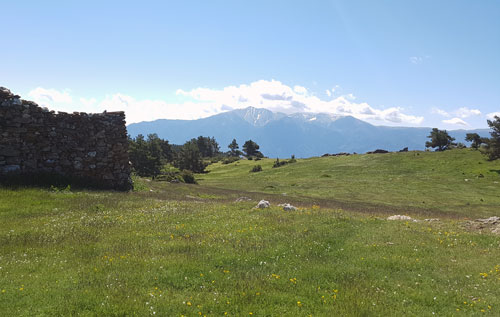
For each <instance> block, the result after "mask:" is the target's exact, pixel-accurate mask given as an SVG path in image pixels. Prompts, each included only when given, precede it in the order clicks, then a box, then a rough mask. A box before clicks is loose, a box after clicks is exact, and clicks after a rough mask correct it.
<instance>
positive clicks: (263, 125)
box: [127, 107, 489, 158]
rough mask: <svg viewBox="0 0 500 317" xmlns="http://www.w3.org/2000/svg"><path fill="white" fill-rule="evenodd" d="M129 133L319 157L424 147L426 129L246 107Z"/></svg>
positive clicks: (134, 127)
mask: <svg viewBox="0 0 500 317" xmlns="http://www.w3.org/2000/svg"><path fill="white" fill-rule="evenodd" d="M127 129H128V133H129V134H130V135H131V136H132V137H135V136H137V135H138V134H143V135H147V134H150V133H156V134H158V136H160V137H161V138H164V139H167V140H169V141H170V143H174V144H182V143H184V142H185V141H187V140H189V139H191V138H195V137H197V136H199V135H203V136H213V137H215V139H216V140H217V141H218V142H219V145H220V146H221V150H222V151H227V145H228V144H229V143H230V142H231V140H232V139H233V138H235V139H236V140H237V141H238V144H239V145H240V147H241V146H242V145H243V143H244V142H245V141H246V140H249V139H252V140H254V141H255V142H257V143H258V144H259V145H260V147H261V150H262V152H263V153H264V154H265V155H266V156H269V157H282V158H283V157H289V156H290V155H292V154H294V155H295V156H297V157H311V156H320V155H322V154H324V153H338V152H349V153H353V152H357V153H365V152H368V151H372V150H375V149H385V150H389V151H398V150H400V149H403V148H405V147H408V148H409V149H410V150H424V148H425V141H427V136H428V135H429V132H430V130H431V128H409V127H386V126H374V125H372V124H370V123H367V122H365V121H362V120H359V119H356V118H354V117H351V116H334V115H330V114H325V113H319V114H318V113H295V114H291V115H286V114H284V113H279V112H277V113H276V112H272V111H270V110H267V109H261V108H254V107H248V108H245V109H237V110H232V111H228V112H224V113H220V114H217V115H214V116H211V117H208V118H203V119H198V120H167V119H160V120H155V121H150V122H139V123H133V124H130V125H129V126H128V127H127ZM448 132H449V133H450V135H452V136H453V137H455V138H456V140H457V142H465V141H464V138H465V134H466V133H470V132H475V133H478V134H479V135H481V136H484V137H488V136H489V130H488V129H479V130H452V131H448Z"/></svg>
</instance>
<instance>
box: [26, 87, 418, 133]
mask: <svg viewBox="0 0 500 317" xmlns="http://www.w3.org/2000/svg"><path fill="white" fill-rule="evenodd" d="M336 88H337V87H335V88H334V89H331V90H330V93H331V95H330V97H329V98H328V99H326V100H324V99H321V98H319V97H318V96H315V95H314V94H313V93H311V92H310V91H309V90H308V89H307V88H305V87H302V86H293V88H292V87H291V86H288V85H285V84H283V83H281V82H279V81H276V80H270V81H269V80H259V81H255V82H252V83H250V84H243V85H239V86H228V87H224V88H222V89H210V88H201V87H200V88H195V89H192V90H183V89H178V90H177V91H176V95H177V99H180V100H181V101H177V102H175V103H172V102H168V101H166V100H149V99H145V100H137V99H135V98H133V97H132V96H128V95H125V94H121V93H116V94H110V95H107V96H106V97H105V98H104V99H100V100H98V99H95V98H91V99H86V98H78V99H77V100H78V102H77V103H75V104H71V105H68V104H67V103H68V102H71V101H72V98H71V96H70V95H69V94H68V93H67V92H63V93H61V92H58V91H56V90H46V89H43V88H37V89H36V90H34V91H33V93H30V96H36V97H37V99H35V101H37V102H39V100H40V98H39V97H40V96H48V95H49V94H48V93H47V91H49V92H51V94H50V98H49V97H46V98H45V99H47V100H49V99H50V100H53V101H56V100H58V101H64V102H66V104H61V103H58V102H54V103H49V104H48V105H47V106H48V107H49V108H51V109H52V110H57V111H65V112H72V111H83V112H102V111H104V110H107V111H125V113H126V116H127V123H128V124H130V123H134V122H140V121H152V120H156V119H185V120H192V119H199V118H204V117H209V116H211V115H214V114H218V113H221V112H224V111H228V110H231V109H243V108H246V107H249V106H253V107H256V108H266V109H269V110H272V111H276V112H284V113H287V114H291V113H297V112H312V113H327V114H331V115H340V116H345V115H351V116H353V117H356V118H358V119H362V120H367V121H371V122H374V123H378V124H388V125H408V124H411V125H419V124H421V123H422V121H423V119H424V118H423V117H421V116H414V115H410V114H406V113H404V109H402V108H400V107H390V108H387V109H379V108H374V107H372V106H371V105H369V104H368V103H365V102H358V101H357V100H356V97H355V96H354V95H352V94H346V95H341V96H334V94H333V93H334V91H335V89H336ZM35 92H36V93H35Z"/></svg>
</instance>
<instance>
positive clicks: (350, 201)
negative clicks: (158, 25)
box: [199, 149, 500, 217]
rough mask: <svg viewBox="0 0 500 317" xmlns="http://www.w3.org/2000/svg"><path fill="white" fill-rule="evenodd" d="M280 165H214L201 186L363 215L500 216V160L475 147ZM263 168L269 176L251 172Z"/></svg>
mask: <svg viewBox="0 0 500 317" xmlns="http://www.w3.org/2000/svg"><path fill="white" fill-rule="evenodd" d="M273 162H274V159H264V160H261V161H248V160H241V161H238V162H236V163H232V164H228V165H224V164H221V163H218V164H213V165H211V166H209V168H208V170H209V173H208V174H203V175H200V176H199V177H200V178H201V181H200V183H201V184H202V185H204V186H210V187H217V188H227V189H238V190H242V191H251V192H263V193H269V194H280V195H287V196H289V197H293V198H298V199H302V200H305V201H313V200H315V199H317V200H318V202H319V203H320V204H321V203H322V204H324V205H327V206H332V207H343V208H348V209H355V210H360V211H363V210H365V211H366V210H374V211H378V212H392V211H400V212H405V211H406V212H410V213H417V214H420V213H421V214H429V215H431V214H434V215H440V216H450V217H479V216H490V215H496V214H498V208H499V206H500V161H494V162H490V161H487V160H486V159H485V157H484V156H482V155H481V154H480V153H479V152H478V151H471V150H470V149H463V150H452V151H445V152H406V153H388V154H370V155H368V154H365V155H351V156H338V157H332V156H330V157H321V158H310V159H303V160H297V162H296V163H293V164H287V165H285V166H282V167H279V168H272V165H273ZM257 164H260V165H261V166H262V169H263V171H262V172H259V173H249V171H250V169H251V168H252V167H253V166H254V165H257ZM293 198H292V199H293Z"/></svg>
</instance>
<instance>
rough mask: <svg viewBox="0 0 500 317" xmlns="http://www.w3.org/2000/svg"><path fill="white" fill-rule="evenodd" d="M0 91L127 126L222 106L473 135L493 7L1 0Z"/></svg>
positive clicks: (492, 62) (498, 63)
mask: <svg viewBox="0 0 500 317" xmlns="http://www.w3.org/2000/svg"><path fill="white" fill-rule="evenodd" d="M1 7H2V11H3V12H4V14H2V18H1V19H0V29H1V30H2V39H1V40H0V86H5V87H8V88H9V89H11V90H12V91H13V92H15V93H17V94H20V95H21V96H22V97H23V98H25V99H31V100H35V101H37V102H38V103H39V104H41V105H44V106H48V107H49V108H51V109H55V110H61V111H86V112H99V111H103V110H104V109H106V110H118V109H123V110H125V111H126V112H127V116H128V119H127V121H128V122H129V123H131V122H137V121H142V120H154V119H156V118H177V119H195V118H200V117H206V116H208V115H212V114H215V113H219V112H221V111H226V110H228V109H235V108H244V107H247V106H250V105H251V106H255V107H266V108H269V109H271V110H275V111H283V112H289V113H291V112H300V111H307V112H327V113H331V114H335V115H353V116H355V117H358V118H361V119H364V120H367V121H369V122H371V123H374V124H377V125H402V126H426V127H440V128H447V129H459V128H484V127H487V125H486V119H487V118H488V116H490V117H491V116H492V114H494V113H497V112H499V115H500V101H499V100H500V1H489V0H483V1H456V0H455V1H444V0H443V1H435V0H434V1H396V0H394V1H370V0H367V1H356V0H354V1H353V0H350V1H291V0H288V1H133V2H132V1H80V2H76V1H22V0H17V1H2V4H1Z"/></svg>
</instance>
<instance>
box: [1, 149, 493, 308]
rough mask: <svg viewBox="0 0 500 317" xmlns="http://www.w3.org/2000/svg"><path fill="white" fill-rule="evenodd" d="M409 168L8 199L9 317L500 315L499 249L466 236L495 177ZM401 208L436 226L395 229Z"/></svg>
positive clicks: (429, 162)
mask: <svg viewBox="0 0 500 317" xmlns="http://www.w3.org/2000/svg"><path fill="white" fill-rule="evenodd" d="M413 154H414V153H403V154H390V155H372V156H352V157H340V158H322V159H309V160H299V161H298V162H297V163H294V164H292V165H287V166H284V167H281V168H278V169H271V165H272V161H270V160H263V161H259V162H253V161H241V162H240V163H238V164H236V163H235V164H232V165H223V166H222V165H214V166H212V167H210V169H211V172H210V173H209V174H204V175H202V176H201V177H202V178H203V180H201V181H200V182H201V185H187V184H169V183H164V182H154V181H148V180H146V179H138V180H136V184H137V189H138V190H137V191H134V192H130V193H117V192H111V191H69V190H62V191H53V190H46V189H34V188H31V189H30V188H24V189H9V188H0V315H1V316H32V315H47V316H54V315H89V316H92V315H95V316H103V315H112V316H117V315H118V316H122V315H138V316H144V315H158V316H182V315H184V316H200V315H201V316H204V315H206V316H224V315H226V314H227V315H230V316H283V315H286V316H310V315H312V316H335V315H342V316H372V315H374V316H377V315H388V316H401V315H409V316H431V315H433V314H436V315H441V316H443V315H444V316H453V315H454V316H470V315H489V316H498V315H500V236H495V235H493V234H490V233H479V232H475V231H469V230H467V229H466V228H465V227H464V225H463V224H464V217H477V216H483V215H493V214H495V206H496V208H497V209H496V211H497V212H496V215H498V206H500V202H499V200H498V199H499V198H498V194H499V192H500V191H499V189H498V188H499V187H498V184H496V183H494V182H495V181H496V180H499V178H500V176H499V175H498V173H497V172H496V170H499V169H500V165H499V163H491V162H486V161H484V160H482V161H481V157H480V156H477V155H476V153H473V152H466V151H453V152H448V153H437V154H435V153H420V155H415V156H413ZM453 158H458V159H459V160H460V162H454V161H453ZM384 162H385V163H384ZM396 162H398V163H397V164H396ZM478 162H482V163H481V164H479V163H478ZM255 164H262V166H263V169H264V171H262V172H259V173H249V172H248V171H249V170H250V168H251V167H252V166H253V165H255ZM386 165H389V166H386ZM408 165H410V166H408ZM308 166H309V169H310V171H311V172H310V174H309V175H310V176H309V177H308V176H307V169H308ZM405 166H406V167H405ZM457 166H458V167H460V169H459V170H458V171H457V170H455V169H454V168H453V167H457ZM342 167H344V168H342ZM432 169H434V171H432ZM356 171H357V172H356ZM432 172H434V173H432ZM448 172H449V175H448ZM462 173H465V175H463V174H462ZM323 174H325V175H330V177H322V175H323ZM479 174H483V176H484V177H480V178H476V177H475V176H478V175H479ZM363 178H364V180H363ZM390 178H392V179H393V180H389V179H390ZM464 179H470V181H467V182H465V181H464ZM495 179H496V180H495ZM348 180H352V181H351V183H349V182H348ZM425 181H426V182H427V185H426V186H424V184H423V183H426V182H425ZM294 184H295V185H294ZM315 184H316V185H315ZM445 184H448V186H446V185H445ZM269 186H274V187H269ZM315 186H316V187H315ZM495 186H496V187H495ZM356 188H358V189H360V188H364V189H365V191H364V192H362V193H354V192H355V191H356ZM412 188H413V189H412ZM440 189H442V190H443V191H444V193H443V196H442V198H441V199H440V200H439V199H438V197H439V195H438V193H435V191H438V190H440ZM445 189H446V190H445ZM412 190H413V193H412V194H410V193H409V192H411V191H412ZM386 191H388V192H386ZM284 192H285V193H286V196H284V195H283V193H284ZM377 194H378V195H377ZM462 194H463V195H465V197H462V196H461V195H462ZM380 195H382V196H383V197H379V196H380ZM405 195H406V197H405ZM480 195H481V196H480ZM240 196H247V197H250V198H251V199H253V201H247V202H235V199H236V198H238V197H240ZM427 196H430V197H427ZM350 197H352V199H353V201H352V202H350V201H349V199H350ZM421 197H426V198H425V201H426V206H425V207H422V206H420V205H418V203H419V201H420V199H421ZM479 197H481V198H482V199H483V201H480V200H479V202H476V201H475V200H476V198H478V199H479ZM261 198H267V199H269V200H270V201H271V203H272V204H273V206H272V207H271V208H269V209H265V210H257V209H253V207H254V206H255V204H256V202H257V201H258V200H259V199H261ZM405 198H406V201H407V202H408V205H412V206H413V209H411V208H410V209H411V210H410V211H413V213H410V214H411V215H412V216H414V217H417V218H419V217H420V216H422V217H423V216H426V217H427V215H431V216H435V217H440V218H441V221H435V222H426V221H421V222H404V221H388V220H386V219H385V218H386V217H387V214H388V213H390V212H392V211H393V210H398V208H399V209H402V210H403V209H405V203H404V201H405ZM478 199H477V200H478ZM279 202H293V203H294V204H296V205H298V206H300V207H301V208H300V209H299V210H298V211H293V212H285V211H283V210H281V209H280V208H279V207H277V206H276V204H277V203H279ZM467 202H468V203H469V205H467ZM495 202H496V205H495ZM427 205H428V206H427ZM336 206H343V207H344V208H340V207H336ZM476 206H477V209H475V208H476ZM351 207H352V208H351ZM365 209H366V210H369V211H368V212H365ZM447 215H449V217H447ZM441 216H442V217H441Z"/></svg>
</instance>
